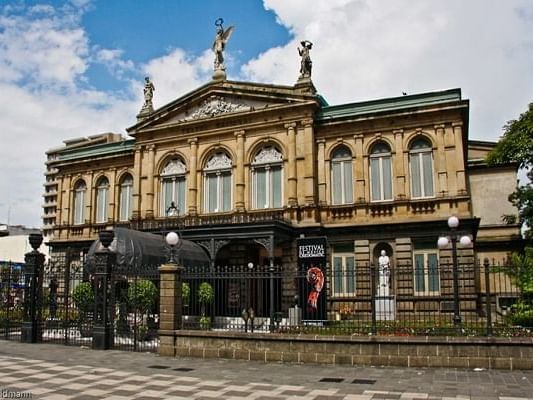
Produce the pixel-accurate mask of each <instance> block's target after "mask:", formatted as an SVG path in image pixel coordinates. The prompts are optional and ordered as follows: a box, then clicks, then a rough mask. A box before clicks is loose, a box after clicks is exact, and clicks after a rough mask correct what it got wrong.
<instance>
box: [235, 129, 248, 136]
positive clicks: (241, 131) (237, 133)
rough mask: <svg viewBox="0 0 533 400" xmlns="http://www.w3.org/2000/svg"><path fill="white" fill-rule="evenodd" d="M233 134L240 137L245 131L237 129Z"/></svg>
mask: <svg viewBox="0 0 533 400" xmlns="http://www.w3.org/2000/svg"><path fill="white" fill-rule="evenodd" d="M233 134H234V135H235V137H236V138H241V137H244V135H245V134H246V131H245V130H244V129H242V130H239V131H235V132H234V133H233Z"/></svg>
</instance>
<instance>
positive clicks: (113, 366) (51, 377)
mask: <svg viewBox="0 0 533 400" xmlns="http://www.w3.org/2000/svg"><path fill="white" fill-rule="evenodd" d="M30 396H31V397H30ZM3 398H31V399H54V400H62V399H110V400H125V399H197V400H201V399H241V400H244V399H254V400H274V399H294V400H296V399H302V400H303V399H305V400H327V399H331V400H376V399H402V400H415V399H433V400H443V399H479V400H491V399H500V400H518V399H520V400H522V399H533V371H504V370H502V371H500V370H490V371H486V370H483V371H473V370H455V369H416V368H390V367H389V368H378V367H342V366H312V365H309V366H304V365H284V364H264V363H257V362H245V361H242V362H241V361H223V360H212V361H211V360H200V359H184V358H180V359H178V358H165V357H159V356H158V355H156V354H149V353H133V352H122V351H116V350H113V351H94V350H90V349H84V348H79V347H68V346H63V345H52V344H21V343H18V342H12V341H3V340H0V399H3Z"/></svg>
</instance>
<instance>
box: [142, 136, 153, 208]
mask: <svg viewBox="0 0 533 400" xmlns="http://www.w3.org/2000/svg"><path fill="white" fill-rule="evenodd" d="M146 152H147V153H148V154H147V157H146V158H147V159H146V163H144V165H145V166H146V172H145V175H146V178H147V181H146V186H147V191H146V217H147V218H152V217H153V216H154V203H155V192H154V168H155V165H154V159H155V145H154V144H150V145H148V146H146Z"/></svg>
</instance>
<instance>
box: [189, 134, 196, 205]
mask: <svg viewBox="0 0 533 400" xmlns="http://www.w3.org/2000/svg"><path fill="white" fill-rule="evenodd" d="M188 143H189V146H190V148H191V152H190V158H189V193H188V195H189V196H188V203H189V215H196V214H197V208H196V202H197V196H198V187H197V186H198V183H197V182H198V180H197V175H198V138H192V139H189V141H188Z"/></svg>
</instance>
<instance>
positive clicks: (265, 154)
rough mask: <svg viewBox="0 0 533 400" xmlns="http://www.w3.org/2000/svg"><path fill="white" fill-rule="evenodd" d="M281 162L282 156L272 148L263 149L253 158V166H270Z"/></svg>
mask: <svg viewBox="0 0 533 400" xmlns="http://www.w3.org/2000/svg"><path fill="white" fill-rule="evenodd" d="M282 161H283V155H282V154H281V153H280V152H279V151H278V150H277V149H276V148H275V147H274V146H268V147H263V148H262V149H261V151H260V152H259V153H258V154H257V155H256V156H255V158H254V161H253V164H254V165H257V164H271V163H279V162H282Z"/></svg>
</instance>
